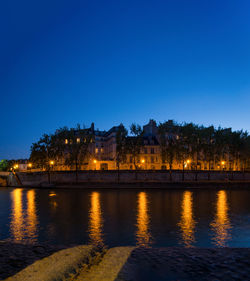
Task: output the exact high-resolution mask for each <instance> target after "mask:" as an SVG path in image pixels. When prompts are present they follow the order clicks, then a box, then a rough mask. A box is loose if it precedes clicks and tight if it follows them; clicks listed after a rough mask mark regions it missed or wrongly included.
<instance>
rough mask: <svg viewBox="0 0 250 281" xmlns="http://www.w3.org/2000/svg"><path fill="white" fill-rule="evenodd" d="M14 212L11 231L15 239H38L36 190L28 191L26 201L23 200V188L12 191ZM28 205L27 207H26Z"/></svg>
mask: <svg viewBox="0 0 250 281" xmlns="http://www.w3.org/2000/svg"><path fill="white" fill-rule="evenodd" d="M11 198H12V214H11V223H10V231H11V235H12V237H13V240H14V241H16V242H18V241H22V240H26V241H29V242H35V241H36V240H37V228H38V220H37V215H36V202H35V190H29V191H28V192H27V193H26V202H25V200H23V190H22V189H19V188H17V189H15V190H14V191H13V192H12V193H11ZM25 207H26V209H25Z"/></svg>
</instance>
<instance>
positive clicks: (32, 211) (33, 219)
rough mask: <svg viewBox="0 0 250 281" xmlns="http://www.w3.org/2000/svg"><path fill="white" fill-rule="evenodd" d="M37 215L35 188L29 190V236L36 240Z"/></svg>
mask: <svg viewBox="0 0 250 281" xmlns="http://www.w3.org/2000/svg"><path fill="white" fill-rule="evenodd" d="M37 224H38V221H37V215H36V193H35V190H29V191H28V192H27V236H28V237H29V239H31V240H33V242H34V241H36V238H37Z"/></svg>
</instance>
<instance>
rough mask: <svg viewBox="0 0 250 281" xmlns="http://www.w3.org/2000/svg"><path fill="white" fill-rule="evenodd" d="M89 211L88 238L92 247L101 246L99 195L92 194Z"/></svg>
mask: <svg viewBox="0 0 250 281" xmlns="http://www.w3.org/2000/svg"><path fill="white" fill-rule="evenodd" d="M90 205H91V206H90V211H89V237H90V241H91V243H92V244H94V245H103V244H104V242H103V237H102V236H103V233H102V228H103V219H102V210H101V203H100V193H99V192H92V193H91V198H90Z"/></svg>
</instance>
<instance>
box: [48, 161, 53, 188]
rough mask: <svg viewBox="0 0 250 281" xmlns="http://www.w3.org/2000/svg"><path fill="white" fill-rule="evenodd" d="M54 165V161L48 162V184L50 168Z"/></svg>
mask: <svg viewBox="0 0 250 281" xmlns="http://www.w3.org/2000/svg"><path fill="white" fill-rule="evenodd" d="M54 164H55V161H53V160H50V161H49V170H48V181H49V183H50V180H51V179H50V166H51V167H52V168H53V165H54Z"/></svg>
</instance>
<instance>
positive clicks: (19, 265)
mask: <svg viewBox="0 0 250 281" xmlns="http://www.w3.org/2000/svg"><path fill="white" fill-rule="evenodd" d="M64 248H67V247H66V246H52V245H47V244H21V243H13V242H7V241H0V280H3V279H5V278H7V277H9V276H11V275H14V274H16V273H17V272H19V271H21V270H22V269H24V268H25V267H26V266H28V265H30V264H32V263H33V262H35V261H37V260H39V259H42V258H44V257H47V256H49V255H51V254H53V253H54V252H56V251H58V250H61V249H64Z"/></svg>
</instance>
